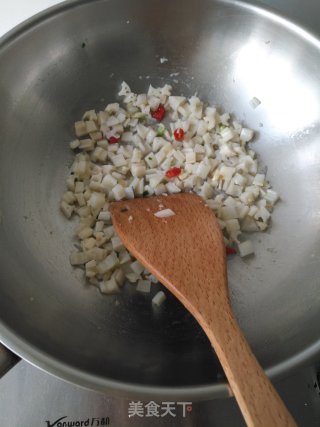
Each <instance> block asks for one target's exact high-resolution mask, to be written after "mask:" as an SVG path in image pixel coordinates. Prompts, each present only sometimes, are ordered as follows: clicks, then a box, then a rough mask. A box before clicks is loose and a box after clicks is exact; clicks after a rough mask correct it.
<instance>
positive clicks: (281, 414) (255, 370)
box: [206, 309, 297, 427]
mask: <svg viewBox="0 0 320 427" xmlns="http://www.w3.org/2000/svg"><path fill="white" fill-rule="evenodd" d="M207 328H209V329H211V331H212V332H210V331H208V329H207ZM206 329H207V331H206V332H207V335H208V337H209V339H210V341H211V344H212V346H213V348H214V349H215V351H216V353H217V356H218V358H219V360H220V362H221V365H222V367H223V369H224V372H225V374H226V376H227V378H228V381H229V384H230V386H231V389H232V391H233V393H234V396H235V398H236V400H237V402H238V405H239V407H240V410H241V412H242V415H243V417H244V419H245V421H246V423H247V425H248V426H249V427H293V426H297V424H296V423H295V421H294V419H293V418H292V416H291V414H290V413H289V411H288V410H287V408H286V406H285V405H284V403H283V402H282V400H281V398H280V396H279V395H278V393H277V392H276V390H275V389H274V387H273V385H272V384H271V382H270V381H269V379H268V377H267V376H266V374H265V373H264V371H263V369H262V368H261V366H260V365H259V363H258V361H257V359H256V358H255V356H254V355H253V353H252V351H251V349H250V347H249V344H248V343H247V341H246V339H245V338H244V336H243V334H242V332H241V330H240V328H239V326H238V324H237V321H236V320H235V318H234V316H233V314H232V312H231V309H230V311H229V312H228V311H224V313H223V314H222V315H221V316H219V321H218V322H214V323H212V324H211V325H206Z"/></svg>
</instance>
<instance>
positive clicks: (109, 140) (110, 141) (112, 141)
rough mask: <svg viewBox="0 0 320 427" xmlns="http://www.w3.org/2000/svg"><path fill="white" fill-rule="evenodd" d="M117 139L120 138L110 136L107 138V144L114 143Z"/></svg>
mask: <svg viewBox="0 0 320 427" xmlns="http://www.w3.org/2000/svg"><path fill="white" fill-rule="evenodd" d="M119 140H120V138H117V137H116V136H110V138H108V142H109V144H116V143H117V142H119Z"/></svg>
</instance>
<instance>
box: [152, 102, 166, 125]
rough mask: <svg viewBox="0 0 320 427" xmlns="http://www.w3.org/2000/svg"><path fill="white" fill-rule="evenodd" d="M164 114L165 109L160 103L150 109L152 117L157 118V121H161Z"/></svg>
mask: <svg viewBox="0 0 320 427" xmlns="http://www.w3.org/2000/svg"><path fill="white" fill-rule="evenodd" d="M165 114H166V110H165V108H164V106H163V105H162V104H160V105H159V107H158V108H157V109H156V110H154V111H151V116H152V118H153V119H156V120H158V122H161V120H162V119H163V118H164V116H165Z"/></svg>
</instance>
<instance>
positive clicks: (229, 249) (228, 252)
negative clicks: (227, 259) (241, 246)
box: [226, 246, 237, 255]
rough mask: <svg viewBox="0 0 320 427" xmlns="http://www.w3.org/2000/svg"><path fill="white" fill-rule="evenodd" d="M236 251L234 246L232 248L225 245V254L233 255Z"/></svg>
mask: <svg viewBox="0 0 320 427" xmlns="http://www.w3.org/2000/svg"><path fill="white" fill-rule="evenodd" d="M236 253H237V251H236V250H235V248H232V247H231V246H226V254H227V255H235V254H236Z"/></svg>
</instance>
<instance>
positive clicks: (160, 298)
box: [152, 291, 167, 307]
mask: <svg viewBox="0 0 320 427" xmlns="http://www.w3.org/2000/svg"><path fill="white" fill-rule="evenodd" d="M166 299H167V297H166V294H165V293H164V292H163V291H159V292H158V293H156V294H155V296H154V297H153V298H152V304H154V305H157V306H158V307H159V306H160V305H162V304H163V303H164V302H165V300H166Z"/></svg>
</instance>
